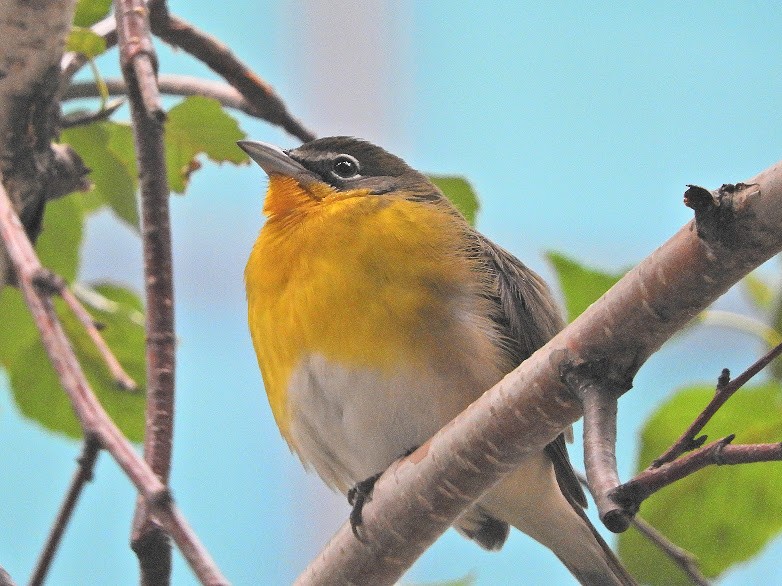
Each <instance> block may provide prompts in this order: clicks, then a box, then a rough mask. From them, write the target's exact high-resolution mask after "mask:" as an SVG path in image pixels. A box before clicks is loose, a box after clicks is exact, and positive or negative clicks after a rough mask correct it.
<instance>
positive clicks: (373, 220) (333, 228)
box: [245, 175, 479, 443]
mask: <svg viewBox="0 0 782 586" xmlns="http://www.w3.org/2000/svg"><path fill="white" fill-rule="evenodd" d="M264 213H265V215H266V216H267V217H268V219H267V222H266V224H265V225H264V227H263V228H262V230H261V232H260V234H259V236H258V240H257V241H256V243H255V246H254V247H253V250H252V253H251V255H250V259H249V261H248V263H247V267H246V269H245V279H246V284H247V297H248V307H249V324H250V333H251V335H252V339H253V343H254V345H255V350H256V353H257V355H258V362H259V365H260V367H261V372H262V374H263V379H264V385H265V387H266V392H267V394H268V397H269V402H270V404H271V407H272V411H273V412H274V416H275V419H276V421H277V424H278V426H279V427H280V430H281V432H282V434H283V436H284V437H285V438H286V439H287V440H288V442H289V443H291V441H292V439H291V435H290V432H289V431H290V422H289V414H288V412H287V402H286V393H287V386H288V381H289V378H290V376H291V373H292V372H293V370H294V368H295V367H296V365H297V364H298V363H299V361H300V360H301V359H302V358H303V357H305V356H306V355H307V354H310V353H319V354H321V355H323V356H324V357H325V358H326V359H328V360H333V361H335V362H337V363H339V364H341V365H343V366H347V367H350V366H356V367H365V368H371V369H376V370H377V371H379V372H392V371H393V370H394V368H396V367H398V366H399V365H400V364H406V365H415V364H416V363H420V362H421V361H422V360H425V359H431V356H432V354H433V353H435V354H436V353H437V352H443V353H444V352H449V351H450V350H449V348H448V343H447V342H444V341H443V338H444V336H443V335H442V334H443V332H447V331H450V330H451V329H452V326H453V322H454V320H458V319H460V316H459V315H458V314H457V315H454V312H453V311H451V306H450V305H449V301H451V300H454V301H456V300H458V299H461V298H464V296H465V295H468V294H471V293H474V292H475V289H476V287H478V286H479V284H477V283H476V284H475V285H474V286H472V287H471V286H470V285H468V284H469V283H471V282H474V281H475V278H474V274H475V273H472V271H473V263H474V261H473V260H471V257H470V255H469V254H468V253H467V251H466V250H465V241H466V237H465V235H466V230H468V228H467V225H466V224H465V223H464V221H463V220H462V219H461V218H459V217H457V216H455V215H454V213H453V211H452V210H451V209H449V208H448V207H447V204H446V205H439V204H433V203H432V202H427V203H421V202H417V201H411V200H408V199H405V197H404V195H403V194H385V195H383V196H376V195H370V194H369V193H368V192H367V191H366V190H354V191H336V190H334V189H332V188H331V187H329V186H327V185H325V184H317V185H310V186H309V187H308V188H307V189H306V191H305V190H304V189H303V188H302V187H301V186H299V184H298V183H297V182H296V181H295V180H293V179H291V178H288V177H284V176H281V175H272V176H271V178H270V182H269V189H268V192H267V195H266V200H265V204H264ZM471 273H472V275H471ZM471 276H472V278H471ZM453 343H454V344H456V343H458V341H453Z"/></svg>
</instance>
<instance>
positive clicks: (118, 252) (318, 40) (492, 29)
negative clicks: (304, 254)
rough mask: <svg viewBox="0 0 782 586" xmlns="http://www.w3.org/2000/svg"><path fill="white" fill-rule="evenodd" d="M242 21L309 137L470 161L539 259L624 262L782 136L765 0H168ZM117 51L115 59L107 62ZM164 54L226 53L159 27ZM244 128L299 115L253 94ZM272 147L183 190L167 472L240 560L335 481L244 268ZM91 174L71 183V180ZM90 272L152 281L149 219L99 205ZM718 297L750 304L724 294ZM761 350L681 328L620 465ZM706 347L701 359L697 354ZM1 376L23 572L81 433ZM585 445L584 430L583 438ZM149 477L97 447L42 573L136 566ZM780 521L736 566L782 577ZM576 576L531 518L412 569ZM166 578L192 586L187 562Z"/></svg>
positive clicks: (340, 512)
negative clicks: (271, 376) (324, 478)
mask: <svg viewBox="0 0 782 586" xmlns="http://www.w3.org/2000/svg"><path fill="white" fill-rule="evenodd" d="M170 5H171V9H172V11H173V12H174V13H177V14H180V15H182V16H184V17H185V18H187V19H189V20H190V21H192V22H193V23H195V24H197V25H198V26H200V27H202V28H204V29H206V30H207V31H209V32H211V33H212V34H214V35H216V36H218V37H219V38H221V39H222V40H224V41H225V42H226V43H227V44H229V45H230V46H231V47H232V48H233V50H234V51H235V53H236V54H238V55H239V56H240V57H241V58H242V59H244V60H245V61H247V62H248V63H249V64H250V65H251V67H252V68H253V69H255V70H256V71H257V72H258V73H259V74H260V75H261V76H263V77H264V78H265V79H267V80H268V81H269V82H270V83H272V84H273V85H274V86H275V87H276V88H277V90H278V91H279V93H280V94H281V95H282V96H283V97H284V98H285V99H286V100H287V102H288V104H289V106H290V107H291V109H292V111H293V112H294V113H295V114H296V115H298V116H299V117H301V118H302V120H303V121H304V122H305V123H306V124H308V125H309V126H310V127H311V128H312V129H313V130H314V131H315V132H316V133H318V134H319V135H327V134H353V135H359V136H363V137H365V138H368V139H370V140H373V141H375V142H378V143H380V144H382V145H383V146H386V147H387V148H388V149H389V150H392V151H394V152H395V153H397V154H399V155H401V156H403V157H404V158H405V159H406V160H408V162H410V163H411V164H412V165H413V166H415V167H417V168H420V169H421V170H424V171H427V172H434V173H459V174H464V175H466V176H467V177H468V178H469V179H470V181H471V182H472V183H473V185H474V186H475V187H476V189H477V191H478V192H479V194H480V197H481V202H482V206H483V209H482V212H481V215H480V217H479V221H478V226H479V228H480V229H481V230H482V231H483V232H484V233H485V234H487V235H488V236H489V237H491V238H492V239H494V240H495V241H497V242H498V243H500V244H502V245H503V246H504V247H506V248H508V249H510V250H511V251H513V252H514V253H515V254H517V255H518V256H519V257H520V258H522V259H523V260H524V261H525V262H527V263H528V264H529V265H531V266H532V267H533V268H535V269H536V270H538V271H540V272H541V273H542V274H544V275H546V276H551V272H550V271H549V269H548V267H547V266H546V265H545V263H544V261H543V258H542V252H543V251H545V250H550V249H554V250H560V251H563V252H565V253H568V254H570V255H572V256H575V257H577V258H579V259H582V260H584V261H588V262H589V263H591V264H593V265H596V266H600V267H604V268H607V269H618V268H621V267H627V266H630V265H632V264H634V263H636V262H638V261H639V260H640V259H642V258H643V257H644V256H645V255H647V254H648V253H650V252H651V251H652V250H653V249H654V248H655V247H657V246H658V245H659V244H661V243H662V242H663V241H664V240H665V239H666V238H667V237H668V236H670V235H671V234H672V233H673V232H674V231H676V230H677V229H678V228H679V227H680V226H681V225H682V224H684V223H685V222H686V221H687V220H689V218H690V217H691V216H690V212H689V210H687V209H686V208H685V207H684V206H683V205H682V203H681V199H682V193H683V191H684V188H685V187H684V186H685V184H687V183H698V184H701V185H705V186H708V187H716V186H718V185H720V184H721V183H725V182H738V181H740V180H742V179H746V178H748V177H750V176H752V175H753V174H754V173H756V172H757V171H760V170H761V169H763V168H765V167H767V166H769V165H770V164H772V163H774V162H775V161H776V160H778V159H779V157H780V153H781V152H782V132H780V127H779V126H780V125H779V111H780V107H779V105H780V96H782V46H780V45H782V38H780V36H779V35H778V34H776V32H775V31H777V29H778V26H775V23H778V22H779V20H780V17H782V8H780V7H779V5H778V4H777V3H774V2H743V3H734V2H717V3H705V2H704V3H686V4H684V3H680V2H654V3H615V4H612V5H609V4H599V5H575V3H567V2H548V3H526V2H496V3H492V4H488V3H479V2H466V1H465V2H419V3H414V2H412V1H409V0H408V1H406V2H394V3H391V2H381V1H379V0H372V1H370V2H364V3H361V2H359V1H358V0H355V1H353V2H345V3H331V2H328V3H327V2H322V3H317V4H316V3H312V5H307V6H306V8H304V7H302V5H301V4H299V3H294V2H292V1H283V2H273V1H269V0H267V1H264V2H260V1H255V2H246V1H242V2H234V3H230V4H224V5H222V6H221V7H220V16H219V18H217V17H215V5H214V3H206V2H190V3H185V2H181V1H178V0H172V1H171V3H170ZM116 61H117V58H116V54H114V53H112V54H111V55H110V56H108V57H106V58H103V59H102V60H101V68H102V69H103V70H104V71H105V72H106V74H107V75H113V74H115V73H116V71H117V65H116ZM161 71H164V72H181V73H190V74H193V75H211V74H210V73H209V72H208V71H207V70H206V69H205V68H204V67H202V66H200V65H198V64H194V63H193V62H192V61H191V60H189V59H188V58H187V57H186V56H185V55H183V54H182V53H181V52H177V53H174V52H172V51H170V50H169V49H167V48H161ZM241 124H242V127H243V128H244V129H245V130H246V131H247V132H248V134H249V135H250V136H251V137H252V138H256V139H260V140H266V141H270V142H276V143H279V144H281V145H282V146H286V147H287V146H293V145H295V144H297V143H296V141H295V139H292V138H291V137H288V136H286V135H284V134H283V133H282V132H280V131H278V130H276V129H273V128H270V127H269V126H268V125H265V124H262V123H260V122H257V121H253V120H249V119H247V118H241ZM264 189H265V180H264V176H263V173H262V172H261V171H260V170H259V169H258V168H256V167H243V168H233V167H230V166H216V165H212V164H208V163H207V164H206V165H205V168H204V169H203V170H202V171H199V172H198V173H196V174H195V175H194V178H193V181H192V185H191V188H190V190H189V191H188V194H187V195H186V196H184V197H175V198H174V201H173V203H172V208H173V218H174V240H175V270H176V271H177V275H176V288H177V296H178V299H177V301H178V306H177V329H178V336H179V352H178V375H177V382H178V413H177V424H176V437H175V449H174V467H173V478H172V485H173V490H174V495H175V497H176V498H177V499H178V502H179V504H180V506H181V508H182V510H183V511H184V513H185V515H186V516H187V517H188V518H189V519H190V521H191V522H192V524H193V525H194V526H195V528H196V530H197V531H198V533H199V535H200V536H201V538H202V539H203V541H204V542H205V544H206V545H207V547H208V548H209V549H210V551H211V552H212V554H213V555H214V557H215V558H216V559H217V561H218V563H219V564H220V565H221V567H222V568H223V570H224V572H225V573H226V574H227V575H228V576H229V578H230V579H231V580H233V581H234V583H236V584H261V583H263V584H277V583H280V584H282V583H287V582H290V581H291V580H292V579H293V578H294V577H295V576H296V575H297V574H298V572H299V571H300V570H301V569H302V568H303V567H304V565H305V564H306V563H307V561H308V560H309V559H310V558H311V557H312V556H313V555H314V554H315V553H316V552H317V551H318V550H319V549H320V547H321V546H322V544H323V543H324V542H325V541H326V540H327V539H328V538H329V536H330V535H331V534H332V533H333V531H334V529H335V528H336V527H337V526H339V524H341V522H342V521H343V520H344V519H345V516H346V514H347V506H346V505H345V504H344V503H343V502H342V498H341V497H336V496H334V495H332V494H330V493H329V492H328V491H327V490H326V489H324V488H323V487H322V486H321V484H320V482H319V480H318V479H317V478H316V477H314V476H312V475H307V474H306V473H304V471H303V470H302V469H301V466H300V465H299V462H298V461H297V459H296V458H295V456H293V455H292V454H290V452H289V451H288V449H287V447H286V446H285V444H284V442H283V440H282V439H281V438H280V436H279V434H278V432H277V430H276V428H275V427H274V424H273V421H272V418H271V414H270V411H269V408H268V405H267V404H266V399H265V396H264V394H263V389H262V384H261V380H260V375H259V373H258V370H257V366H256V362H255V357H254V354H253V352H252V348H251V345H250V341H249V336H248V335H247V328H246V322H245V311H246V309H245V304H244V291H243V283H242V277H241V275H242V270H243V268H244V263H245V260H246V257H247V254H248V253H249V249H250V246H251V245H252V242H253V240H254V238H255V236H256V235H257V231H258V229H259V228H260V226H261V222H262V220H261V216H260V209H261V204H262V196H263V191H264ZM76 197H78V196H76ZM82 260H83V269H82V275H83V278H85V279H96V278H106V277H110V278H115V279H120V280H123V281H125V282H130V283H131V284H134V285H135V286H137V287H138V288H139V289H140V284H141V254H140V251H139V243H138V242H137V240H136V239H135V238H134V237H133V236H132V235H131V234H130V233H129V232H127V231H125V230H124V229H122V227H119V226H118V225H117V224H116V223H115V222H114V221H113V220H112V218H110V217H109V216H108V215H106V214H103V215H100V216H99V217H97V218H96V219H95V220H94V221H93V222H92V223H91V224H90V226H89V230H88V241H87V243H86V246H85V250H84V255H83V259H82ZM722 303H723V305H724V306H730V307H735V306H741V299H740V297H739V296H738V295H735V294H734V295H729V297H728V299H726V300H725V301H723V302H722ZM758 351H759V348H758V346H757V344H756V343H755V341H754V340H753V339H751V338H749V337H745V336H733V335H731V336H727V335H724V332H722V331H718V330H714V329H712V330H704V329H701V330H697V331H694V332H691V333H689V334H687V335H686V336H684V337H682V338H679V339H677V340H676V341H674V342H673V343H671V344H669V345H668V346H666V347H665V348H664V349H663V351H662V352H661V353H660V354H659V355H658V356H656V357H654V358H653V359H652V360H651V361H650V362H649V364H648V365H647V366H645V367H644V368H643V369H642V370H641V372H640V373H639V376H638V378H637V379H636V381H635V389H634V390H633V391H632V392H631V393H629V394H628V395H627V396H625V397H624V398H623V400H622V402H621V404H620V442H621V446H620V468H621V470H620V471H621V472H622V475H623V477H625V478H626V477H628V475H629V474H630V473H631V471H632V468H633V466H634V454H635V443H634V442H635V438H636V433H637V429H638V427H639V426H640V425H641V424H642V423H643V421H644V420H645V417H646V416H647V415H648V414H649V413H650V412H651V410H652V409H653V408H654V406H655V404H657V403H659V402H660V401H662V400H663V399H664V398H665V397H666V396H667V395H668V394H669V393H670V392H671V390H672V389H673V388H675V387H676V386H677V385H681V384H684V383H687V382H692V381H701V380H713V379H714V377H715V376H716V374H717V373H718V372H719V369H720V368H722V367H723V366H729V367H731V368H732V369H734V370H738V369H740V368H742V367H743V366H745V365H747V364H748V363H749V362H751V361H752V360H753V359H754V357H755V356H756V355H757V353H758ZM704 356H706V358H704ZM6 389H7V382H6V380H5V379H4V378H3V377H2V375H0V438H1V441H2V445H3V446H4V449H3V450H2V452H0V458H1V459H2V465H3V468H4V469H5V470H7V471H10V472H7V473H4V474H3V475H1V476H0V494H2V495H3V507H2V508H0V527H2V528H3V530H2V531H0V565H3V566H4V567H6V569H8V570H9V571H10V572H11V574H12V575H13V576H14V577H15V578H16V579H17V580H18V581H19V582H23V581H24V580H25V579H26V577H27V576H28V575H29V571H30V568H31V567H32V564H33V560H34V557H35V555H37V552H38V550H39V547H40V545H41V543H42V541H43V539H44V536H45V534H46V531H47V530H48V528H49V526H50V523H51V519H52V518H53V517H54V514H55V511H56V509H57V506H58V504H59V501H60V498H61V496H62V494H63V491H64V487H65V486H66V485H67V482H68V479H69V478H70V475H71V473H72V469H73V459H74V458H75V457H76V455H77V454H78V450H79V446H78V445H77V444H75V443H73V442H70V441H67V440H62V439H59V438H55V437H52V436H50V435H49V434H47V433H46V432H45V431H43V430H41V429H39V428H38V427H37V426H36V425H34V424H30V423H28V422H26V421H24V420H22V419H21V418H20V416H19V415H18V413H17V411H16V408H15V406H14V405H13V403H12V400H11V399H10V396H9V394H8V392H7V390H6ZM572 453H573V455H574V459H575V460H578V459H579V457H578V447H577V446H576V447H575V448H574V450H573V451H572ZM133 503H134V499H133V491H132V490H131V487H130V485H129V483H128V482H127V481H125V480H124V478H123V477H122V475H121V474H120V473H119V472H118V471H117V468H116V466H115V465H114V464H113V462H111V460H110V459H109V458H108V457H107V456H106V455H105V454H103V455H101V458H100V463H99V465H98V469H97V471H96V480H95V482H94V483H93V485H91V486H90V487H89V489H88V490H87V491H86V493H85V494H84V497H83V501H82V502H81V504H80V506H79V509H78V511H77V515H76V517H75V519H74V523H73V525H72V526H71V527H70V529H69V531H68V533H67V535H66V539H65V542H64V544H63V549H62V552H61V554H60V556H59V557H58V559H57V561H56V563H55V567H54V570H53V575H52V579H51V582H50V583H52V584H76V583H90V584H134V583H136V581H137V580H136V569H135V561H134V557H133V556H132V554H131V553H130V551H129V550H128V549H127V545H126V544H127V539H128V538H127V532H128V528H129V526H130V520H131V516H132V510H133ZM779 556H782V544H781V543H780V540H777V541H776V542H775V544H773V545H772V546H771V547H770V548H769V549H768V550H767V551H766V552H765V554H764V556H762V558H761V559H760V560H759V561H757V562H755V563H753V564H750V565H748V566H746V567H743V568H740V569H738V570H736V571H735V572H733V573H732V574H731V575H729V576H728V577H727V578H726V579H724V580H723V582H722V583H723V584H730V585H738V584H745V583H753V582H756V581H760V580H761V579H762V581H764V582H766V583H773V582H782V570H780V568H779V565H778V564H777V563H776V562H775V560H776V559H779ZM468 572H472V573H473V574H474V575H475V576H476V577H477V580H478V583H479V584H502V583H517V582H528V583H540V582H542V581H543V580H545V581H546V583H547V584H550V585H556V584H571V583H572V580H571V579H570V577H569V576H568V574H567V572H566V571H565V570H564V569H563V568H562V567H560V566H559V564H557V563H556V562H555V561H554V559H553V556H552V555H550V554H549V553H548V552H546V551H545V550H544V549H542V548H541V547H539V546H537V545H536V544H533V543H532V542H531V541H530V540H529V539H527V538H526V537H524V536H520V535H515V536H513V537H512V538H511V540H510V542H509V543H508V545H507V547H506V548H505V550H503V552H501V553H499V554H488V553H485V552H482V551H481V550H479V549H478V548H477V547H475V546H474V545H473V544H471V543H468V542H466V541H465V540H463V539H461V538H459V537H458V536H457V535H455V534H454V533H453V532H449V533H448V534H446V535H445V536H444V537H443V538H442V539H441V540H440V541H439V542H438V543H437V544H436V545H435V546H434V547H433V548H432V549H431V550H430V551H429V552H428V553H427V554H426V555H425V556H424V557H423V558H422V559H421V560H420V561H419V562H418V564H417V565H416V566H415V567H414V569H413V570H412V571H411V573H410V574H409V576H408V578H409V581H415V582H419V583H420V582H425V581H434V580H442V579H447V578H456V577H460V576H464V575H465V574H467V573H468ZM174 581H175V584H178V585H179V584H193V583H194V579H193V577H192V576H191V574H190V572H189V571H188V570H187V569H186V568H185V567H184V566H183V564H182V563H180V562H178V563H177V567H176V569H175V580H174Z"/></svg>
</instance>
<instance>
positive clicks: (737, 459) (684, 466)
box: [611, 435, 782, 513]
mask: <svg viewBox="0 0 782 586" xmlns="http://www.w3.org/2000/svg"><path fill="white" fill-rule="evenodd" d="M734 437H735V436H733V435H729V436H727V437H724V438H722V439H719V440H717V441H714V442H711V443H709V444H706V445H705V446H703V447H701V448H698V449H697V450H694V451H692V452H690V453H689V454H686V455H684V456H682V457H680V458H678V459H676V460H674V461H673V462H669V463H667V464H663V465H662V466H659V467H657V468H647V469H646V470H644V471H643V472H640V473H639V474H637V475H636V476H635V478H633V479H631V480H629V481H628V482H626V483H624V484H622V485H621V486H618V487H617V488H616V489H615V490H614V491H613V492H612V493H611V497H612V498H613V499H614V500H615V501H616V502H617V503H619V504H621V505H622V506H623V507H624V508H625V509H626V510H627V511H629V512H630V513H635V512H636V511H638V507H639V506H640V505H641V503H642V502H643V501H644V500H646V499H647V498H649V497H650V496H651V495H652V494H654V493H655V492H657V491H658V490H660V489H661V488H664V487H666V486H668V485H669V484H673V483H674V482H676V481H677V480H681V479H682V478H685V477H687V476H689V475H690V474H693V473H694V472H697V471H698V470H700V469H701V468H705V467H706V466H711V465H717V466H725V465H737V464H752V463H755V462H775V461H778V460H782V443H776V444H742V445H735V446H734V445H731V442H732V441H733V439H734Z"/></svg>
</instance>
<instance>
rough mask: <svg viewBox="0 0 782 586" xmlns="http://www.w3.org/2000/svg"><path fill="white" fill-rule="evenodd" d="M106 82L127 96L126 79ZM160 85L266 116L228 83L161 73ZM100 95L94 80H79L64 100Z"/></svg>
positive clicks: (175, 92)
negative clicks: (92, 81)
mask: <svg viewBox="0 0 782 586" xmlns="http://www.w3.org/2000/svg"><path fill="white" fill-rule="evenodd" d="M104 81H105V83H106V87H107V89H108V90H109V94H110V95H114V96H124V95H126V94H127V86H126V85H125V82H124V81H123V80H121V79H112V78H109V79H105V80H104ZM158 87H159V89H160V92H161V93H163V94H168V95H172V96H205V97H207V98H212V99H214V100H217V101H218V102H220V103H221V104H222V105H223V106H225V107H227V108H233V109H235V110H240V111H242V112H244V113H245V114H249V115H250V116H255V117H256V118H263V114H262V113H261V112H260V111H259V110H258V108H256V107H254V106H253V105H252V104H251V103H250V102H248V101H247V100H246V99H244V96H242V94H240V93H239V92H238V91H237V90H236V89H235V88H234V87H233V86H230V85H228V84H227V83H221V82H218V81H211V80H208V79H199V78H197V77H190V76H187V75H171V74H169V75H166V74H161V75H159V76H158ZM98 97H100V91H98V87H97V86H96V85H95V84H94V83H91V82H79V83H74V84H73V85H71V86H70V87H68V90H67V91H66V92H65V96H63V99H66V100H73V99H79V98H98Z"/></svg>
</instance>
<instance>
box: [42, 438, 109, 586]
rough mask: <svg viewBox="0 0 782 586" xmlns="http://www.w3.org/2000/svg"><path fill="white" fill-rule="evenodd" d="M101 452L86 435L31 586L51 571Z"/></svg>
mask: <svg viewBox="0 0 782 586" xmlns="http://www.w3.org/2000/svg"><path fill="white" fill-rule="evenodd" d="M99 452H100V442H99V441H98V439H97V438H96V437H95V436H93V435H89V434H88V435H85V437H84V447H83V448H82V453H81V456H79V458H78V459H77V463H78V465H79V467H78V468H77V469H76V472H75V473H74V475H73V479H72V480H71V485H70V487H68V492H67V493H66V495H65V500H64V501H63V503H62V507H60V512H59V513H57V518H56V519H55V520H54V525H53V526H52V530H51V532H50V533H49V538H48V539H47V540H46V545H45V546H44V548H43V551H42V552H41V556H40V557H39V558H38V563H37V564H36V565H35V569H34V570H33V575H32V577H31V578H30V583H29V586H41V584H43V583H44V580H46V575H47V574H48V573H49V568H50V567H51V564H52V562H53V561H54V555H55V553H57V548H58V547H59V545H60V541H61V540H62V536H63V533H65V528H66V527H67V526H68V522H69V521H70V520H71V515H73V511H74V509H75V508H76V503H77V501H78V500H79V496H81V492H82V490H84V486H85V485H86V484H87V483H88V482H90V481H91V480H92V470H93V468H94V467H95V462H96V461H97V459H98V453H99Z"/></svg>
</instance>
